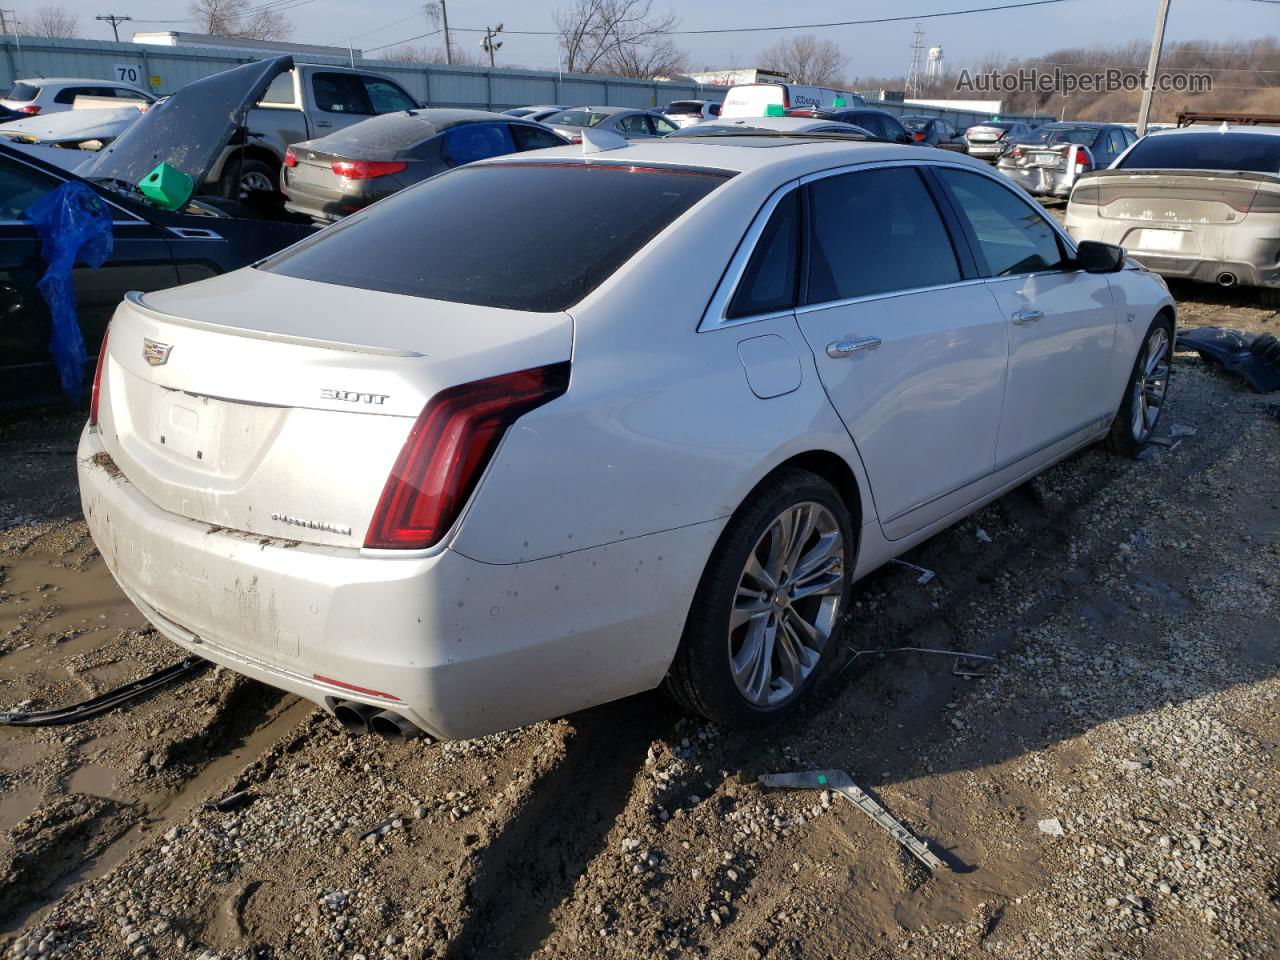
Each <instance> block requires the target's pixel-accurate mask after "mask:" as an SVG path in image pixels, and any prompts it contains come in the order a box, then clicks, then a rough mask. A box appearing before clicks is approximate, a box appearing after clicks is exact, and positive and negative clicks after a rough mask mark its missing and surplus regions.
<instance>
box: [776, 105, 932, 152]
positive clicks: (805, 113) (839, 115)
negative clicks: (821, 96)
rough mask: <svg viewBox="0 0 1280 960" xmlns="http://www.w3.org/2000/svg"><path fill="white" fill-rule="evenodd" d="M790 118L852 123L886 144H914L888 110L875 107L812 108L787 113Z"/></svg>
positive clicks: (909, 135)
mask: <svg viewBox="0 0 1280 960" xmlns="http://www.w3.org/2000/svg"><path fill="white" fill-rule="evenodd" d="M787 116H788V117H813V118H814V119H816V120H839V121H840V122H841V123H852V124H853V125H854V126H855V127H861V128H862V129H863V130H866V131H868V132H869V133H870V134H871V135H872V136H873V137H875V138H876V139H877V140H883V141H885V142H886V143H914V142H915V141H914V140H912V138H911V134H909V133H907V131H906V129H905V128H904V127H903V126H902V124H901V123H899V122H898V118H897V117H895V116H894V115H893V114H892V113H890V112H889V111H888V110H876V109H875V108H874V107H850V108H849V109H847V110H815V109H811V108H805V109H800V108H797V109H794V110H788V111H787Z"/></svg>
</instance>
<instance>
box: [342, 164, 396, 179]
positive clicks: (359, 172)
mask: <svg viewBox="0 0 1280 960" xmlns="http://www.w3.org/2000/svg"><path fill="white" fill-rule="evenodd" d="M408 166H409V165H408V164H407V163H400V162H389V161H383V160H335V161H334V162H333V163H332V164H331V168H332V170H333V172H334V173H336V174H337V175H338V176H340V177H343V178H345V179H347V180H373V179H374V178H375V177H389V176H391V174H393V173H399V172H400V171H402V170H404V169H405V168H406V167H408Z"/></svg>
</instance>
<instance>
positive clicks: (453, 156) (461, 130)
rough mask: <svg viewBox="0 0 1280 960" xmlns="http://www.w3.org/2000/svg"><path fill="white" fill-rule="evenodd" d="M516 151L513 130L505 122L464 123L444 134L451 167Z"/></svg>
mask: <svg viewBox="0 0 1280 960" xmlns="http://www.w3.org/2000/svg"><path fill="white" fill-rule="evenodd" d="M515 152H516V145H515V142H514V141H513V140H512V139H511V130H510V129H509V128H508V127H507V125H506V124H505V123H464V124H462V125H461V126H458V127H453V128H451V129H449V130H446V131H445V134H444V160H445V163H447V164H448V165H449V166H451V167H460V166H462V165H463V164H464V163H474V162H475V161H476V160H484V159H486V158H488V157H500V156H502V155H503V154H505V153H515Z"/></svg>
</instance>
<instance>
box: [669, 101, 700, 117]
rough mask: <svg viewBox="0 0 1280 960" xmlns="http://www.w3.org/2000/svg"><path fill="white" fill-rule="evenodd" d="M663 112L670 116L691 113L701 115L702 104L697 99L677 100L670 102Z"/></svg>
mask: <svg viewBox="0 0 1280 960" xmlns="http://www.w3.org/2000/svg"><path fill="white" fill-rule="evenodd" d="M662 112H663V113H665V114H667V115H668V116H675V117H681V116H689V115H690V114H693V115H694V116H698V117H700V116H702V104H701V103H699V102H698V101H697V100H676V101H674V102H672V103H669V104H668V105H667V108H666V109H665V110H663V111H662Z"/></svg>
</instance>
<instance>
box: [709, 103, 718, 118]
mask: <svg viewBox="0 0 1280 960" xmlns="http://www.w3.org/2000/svg"><path fill="white" fill-rule="evenodd" d="M711 115H712V116H713V117H718V116H720V104H718V103H713V104H712V105H711Z"/></svg>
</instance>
